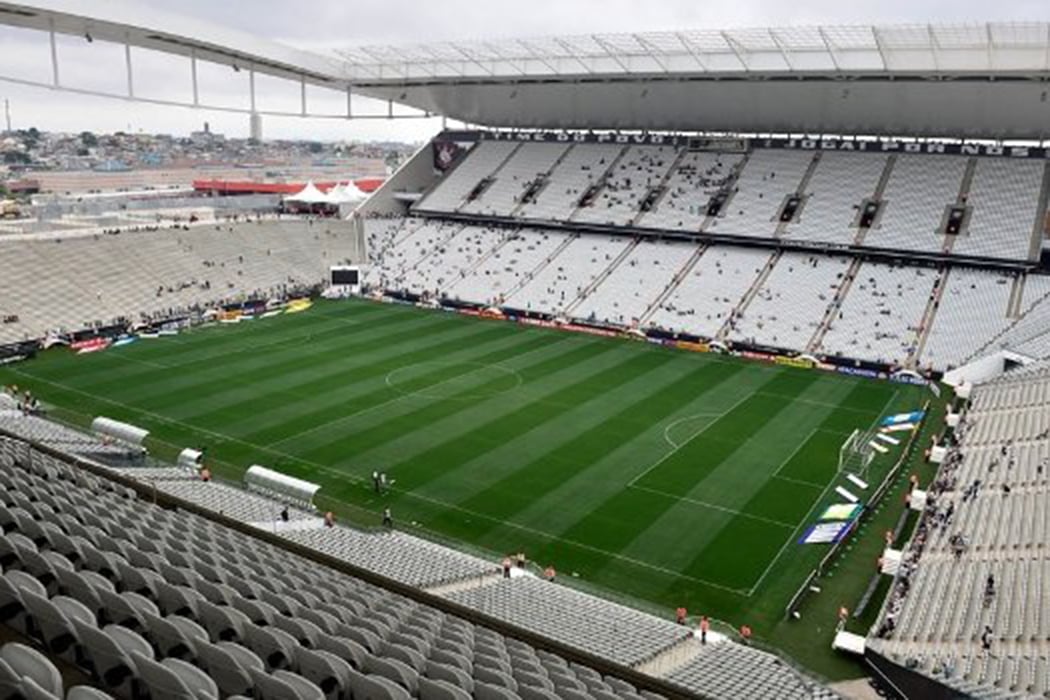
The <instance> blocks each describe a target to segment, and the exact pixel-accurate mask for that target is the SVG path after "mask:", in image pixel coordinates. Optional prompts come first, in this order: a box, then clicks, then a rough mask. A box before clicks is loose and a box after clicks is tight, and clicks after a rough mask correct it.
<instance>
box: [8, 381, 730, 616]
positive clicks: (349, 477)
mask: <svg viewBox="0 0 1050 700" xmlns="http://www.w3.org/2000/svg"><path fill="white" fill-rule="evenodd" d="M9 370H10V371H11V372H13V373H14V374H17V375H19V376H22V377H25V378H27V379H32V380H34V381H38V382H40V383H42V384H49V385H51V386H54V387H58V388H60V389H64V390H66V391H69V392H72V393H75V394H79V395H81V396H86V397H89V398H92V399H94V400H96V401H99V402H102V403H106V404H109V405H111V406H117V407H120V408H123V409H126V410H128V411H133V412H135V413H137V414H139V415H143V416H148V417H150V418H152V419H154V420H156V421H158V422H161V423H166V424H168V425H175V426H178V427H180V428H183V429H185V430H189V431H191V432H194V433H197V434H198V435H207V436H208V437H210V438H212V439H215V440H221V441H223V442H231V443H236V444H239V445H244V446H245V447H250V448H254V449H256V450H259V451H261V452H266V453H268V454H271V455H274V456H277V457H283V458H285V459H289V460H291V461H293V462H298V463H300V464H305V465H307V466H310V467H313V468H315V469H317V470H319V471H322V472H324V473H326V474H330V475H332V476H333V477H335V478H338V479H342V480H344V481H348V482H350V483H353V484H362V485H364V484H367V480H366V479H365V478H364V477H359V476H356V475H355V474H352V473H351V474H348V473H346V472H344V471H342V470H339V469H335V468H333V467H330V466H326V465H324V464H321V463H319V462H314V461H312V460H309V459H304V458H302V457H297V456H295V455H293V454H289V453H287V452H283V451H281V450H276V449H273V448H272V447H269V446H265V445H258V444H256V443H253V442H248V441H247V440H241V439H240V438H236V437H233V436H232V435H226V434H224V433H218V432H215V431H214V430H208V429H207V428H202V427H199V426H196V425H191V424H190V423H186V422H184V421H181V420H178V419H176V418H171V417H168V416H165V415H163V414H161V413H157V412H156V411H150V410H149V409H144V408H138V407H136V406H132V405H131V404H127V403H124V402H122V401H117V400H115V399H111V398H108V397H106V396H101V395H98V394H92V393H90V392H87V391H84V390H82V389H77V388H75V387H72V386H69V385H68V384H63V383H62V382H56V381H53V380H50V379H44V378H42V377H38V376H36V375H35V374H30V373H28V372H25V371H23V370H19V369H14V368H9ZM391 491H394V489H391ZM400 493H403V494H405V496H406V497H407V498H410V499H416V500H419V501H423V502H425V503H432V504H434V505H438V506H441V507H444V508H448V509H450V510H455V511H458V512H460V513H466V514H467V515H471V516H474V517H476V518H479V519H481V520H485V521H488V522H491V523H493V524H496V525H505V526H507V527H510V528H512V529H515V530H520V531H522V532H527V533H529V534H534V535H536V536H539V537H544V538H547V539H549V540H552V541H556V542H564V543H565V544H569V545H572V546H574V547H579V548H581V549H586V550H589V551H592V552H596V553H598V554H604V555H606V556H608V557H610V558H612V559H618V560H621V561H625V562H627V563H629V564H633V565H635V566H639V567H642V568H646V569H651V570H653V571H658V572H660V573H665V574H668V575H670V576H675V577H678V578H683V579H685V580H687V581H692V582H694V583H698V584H701V585H704V586H710V587H711V588H717V589H719V590H723V591H726V592H728V593H732V594H734V595H738V596H742V597H745V598H747V597H750V596H751V593H750V592H749V591H748V590H747V589H740V588H731V587H729V586H725V585H722V584H718V583H714V582H712V581H708V580H706V579H702V578H697V577H695V576H691V575H689V574H686V573H683V572H680V571H674V570H672V569H667V568H665V567H662V566H659V565H656V564H650V563H648V562H644V561H641V560H639V559H633V558H631V557H628V556H626V555H624V554H622V553H619V552H610V551H608V550H605V549H602V548H601V547H595V546H593V545H588V544H584V543H583V542H577V541H575V540H571V539H568V538H565V537H561V536H559V535H555V534H553V533H549V532H545V531H543V530H537V529H535V528H531V527H528V526H525V525H521V524H519V523H515V522H512V521H510V520H503V519H500V518H494V517H492V516H491V515H486V514H485V513H481V512H478V511H474V510H470V509H468V508H464V507H462V506H459V505H457V504H454V503H447V502H445V501H442V500H440V499H436V498H431V497H428V496H425V495H423V494H419V493H415V492H413V491H400ZM451 549H454V548H451ZM454 551H457V552H458V551H462V550H459V549H454Z"/></svg>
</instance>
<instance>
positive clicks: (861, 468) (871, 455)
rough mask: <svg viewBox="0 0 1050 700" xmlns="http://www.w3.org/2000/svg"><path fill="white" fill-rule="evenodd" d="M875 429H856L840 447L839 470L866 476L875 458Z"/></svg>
mask: <svg viewBox="0 0 1050 700" xmlns="http://www.w3.org/2000/svg"><path fill="white" fill-rule="evenodd" d="M874 440H875V430H874V429H872V430H861V429H860V428H857V429H856V430H854V431H853V432H852V433H851V434H850V436H849V437H848V438H846V440H845V442H843V443H842V447H840V448H839V471H840V472H849V473H851V474H856V475H857V476H864V475H865V473H866V472H867V471H868V465H870V464H871V460H873V459H875V448H874V447H872V446H871V443H872V442H873V441H874Z"/></svg>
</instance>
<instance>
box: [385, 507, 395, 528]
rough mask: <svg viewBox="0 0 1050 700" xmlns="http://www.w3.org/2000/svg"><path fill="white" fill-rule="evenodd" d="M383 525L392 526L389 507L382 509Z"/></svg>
mask: <svg viewBox="0 0 1050 700" xmlns="http://www.w3.org/2000/svg"><path fill="white" fill-rule="evenodd" d="M383 527H394V516H393V515H392V514H391V513H390V509H389V508H384V509H383Z"/></svg>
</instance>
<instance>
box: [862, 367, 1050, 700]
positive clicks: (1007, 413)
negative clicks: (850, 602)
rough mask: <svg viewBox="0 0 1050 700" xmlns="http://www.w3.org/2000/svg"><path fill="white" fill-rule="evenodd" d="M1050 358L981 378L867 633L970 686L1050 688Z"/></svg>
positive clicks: (996, 690) (951, 682) (1020, 691)
mask: <svg viewBox="0 0 1050 700" xmlns="http://www.w3.org/2000/svg"><path fill="white" fill-rule="evenodd" d="M1048 402H1050V369H1048V368H1047V365H1046V363H1045V362H1040V363H1036V364H1035V365H1032V366H1030V367H1026V368H1023V369H1019V370H1017V371H1014V372H1008V373H1007V374H1006V375H1004V376H1003V377H1002V378H999V379H995V380H992V381H989V382H985V383H983V384H978V385H977V386H975V387H973V390H972V393H971V395H970V403H969V407H968V408H967V409H966V410H965V411H964V412H963V414H962V420H961V422H960V423H959V427H958V428H956V430H955V433H954V439H955V443H956V444H955V445H954V446H952V447H951V448H950V450H949V452H948V455H947V457H946V458H945V459H944V461H943V462H942V464H941V467H940V469H939V472H938V475H937V479H936V481H935V483H934V485H933V486H932V488H931V493H932V494H933V496H934V498H932V499H928V501H927V507H926V510H925V511H924V513H923V516H922V522H921V524H920V526H919V528H918V530H917V531H916V535H915V536H914V537H913V539H912V541H911V544H910V547H909V548H908V550H907V551H906V552H905V560H904V561H905V564H904V565H903V567H902V571H901V572H900V573H898V575H897V579H896V582H895V583H896V585H895V587H894V589H893V593H892V594H891V596H890V598H889V599H888V602H887V604H886V606H885V608H884V610H883V613H882V616H881V617H880V620H879V622H878V623H877V624H876V626H875V627H874V628H873V634H872V636H871V637H870V638H869V644H870V645H871V646H872V647H873V648H874V649H876V650H878V651H879V652H880V653H883V654H885V655H887V656H888V657H889V658H891V659H894V660H896V661H898V662H899V663H901V664H903V665H906V666H907V667H908V668H912V669H915V670H918V671H920V672H921V673H924V674H927V675H930V676H931V677H933V678H935V679H936V680H938V681H940V682H942V683H944V684H946V685H948V686H951V687H952V688H954V689H956V690H958V691H959V692H962V693H965V694H967V695H968V696H971V697H978V698H999V697H1020V696H1024V697H1034V696H1039V697H1044V696H1045V695H1046V694H1047V693H1050V673H1048V669H1047V662H1046V657H1045V654H1044V650H1045V640H1046V639H1047V637H1048V635H1050V618H1048V617H1047V615H1046V610H1045V606H1044V605H1042V601H1044V600H1045V596H1046V595H1047V590H1048V586H1050V562H1048V561H1047V559H1046V556H1045V543H1046V541H1047V536H1048V533H1050V530H1048V528H1050V521H1048V520H1047V518H1048V510H1047V508H1046V497H1047V489H1048V485H1050V481H1048V479H1050V476H1048V472H1047V466H1048V458H1050V451H1048V444H1050V443H1048V439H1047V436H1048V435H1050V433H1048V428H1050V422H1048V419H1047V414H1046V406H1047V404H1048Z"/></svg>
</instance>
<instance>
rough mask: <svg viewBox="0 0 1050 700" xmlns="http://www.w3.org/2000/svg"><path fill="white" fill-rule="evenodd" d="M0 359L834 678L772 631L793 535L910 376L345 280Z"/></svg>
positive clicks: (112, 410) (67, 410)
mask: <svg viewBox="0 0 1050 700" xmlns="http://www.w3.org/2000/svg"><path fill="white" fill-rule="evenodd" d="M0 381H2V382H3V383H5V384H7V383H17V384H18V385H20V386H22V387H28V388H30V389H32V390H33V391H34V393H36V394H37V395H39V396H40V397H41V398H42V400H44V401H45V402H46V403H47V404H49V405H52V406H55V407H56V408H55V413H56V415H58V416H61V417H65V418H70V419H76V420H80V421H83V420H86V419H87V417H89V416H95V415H107V416H110V417H112V418H117V419H121V420H127V421H130V422H133V423H136V424H138V425H141V426H143V427H146V428H149V429H150V430H151V431H152V432H153V436H154V438H156V440H157V441H158V442H157V443H155V444H156V445H157V446H158V447H157V449H158V450H163V449H165V448H163V447H160V444H161V443H160V441H163V443H167V444H168V445H171V446H179V447H182V446H202V445H204V446H207V448H208V452H209V455H210V456H211V457H212V458H214V459H215V460H218V461H219V462H220V465H219V466H220V469H219V471H220V472H224V473H226V474H227V475H230V476H236V474H237V473H238V472H239V471H240V470H243V469H244V468H246V467H247V466H249V465H250V464H253V463H259V464H264V465H267V466H270V467H273V468H276V469H279V470H282V471H285V472H287V473H291V474H294V475H296V476H300V477H304V478H308V479H311V480H314V481H317V482H319V483H321V484H322V485H323V487H322V490H321V494H322V495H323V503H322V505H324V506H325V507H328V505H329V504H332V503H338V504H339V505H338V507H336V508H335V509H336V510H337V512H338V513H339V514H340V515H341V516H342V517H344V518H348V519H352V520H355V521H357V522H360V523H363V524H371V523H373V522H375V519H376V517H377V515H376V514H378V513H379V512H380V511H381V509H382V508H383V507H386V506H389V507H390V508H391V509H392V511H393V514H394V516H395V519H396V520H397V521H398V522H399V523H400V524H401V525H402V526H403V527H405V528H406V529H409V530H411V529H413V528H415V529H418V530H420V531H421V532H422V533H423V534H427V535H430V536H437V537H440V538H442V539H445V540H447V541H454V542H457V543H460V544H461V545H462V546H464V547H465V548H469V549H471V550H473V551H483V552H486V553H489V555H490V556H492V557H493V559H494V561H495V560H496V558H498V557H501V556H502V554H503V553H507V552H517V551H524V552H526V553H527V554H528V555H529V557H530V559H532V560H534V561H535V562H537V563H538V564H540V565H546V564H548V563H551V564H554V565H555V566H556V567H557V569H558V571H559V573H560V574H561V577H562V578H563V579H564V578H569V577H570V576H571V575H575V576H577V577H578V580H579V581H580V582H581V583H582V584H585V585H590V586H595V587H598V588H601V589H602V590H604V591H608V592H611V593H613V594H619V595H623V596H627V597H630V598H631V599H637V600H641V601H645V602H646V603H648V604H650V605H653V606H661V607H662V608H663V609H664V610H666V611H667V614H668V615H669V616H670V614H671V613H670V610H672V609H673V608H674V607H675V606H677V605H685V606H687V607H688V608H689V610H690V612H691V613H697V614H699V613H707V614H710V615H713V616H714V617H716V618H719V619H722V620H725V621H728V622H731V623H733V624H734V625H739V624H742V623H744V622H747V623H748V624H750V625H751V626H752V627H754V628H755V631H756V635H757V636H759V637H762V638H764V639H766V640H768V641H771V642H773V643H775V644H779V645H781V646H783V647H784V648H786V649H787V650H788V651H789V652H791V653H793V654H794V655H795V656H796V657H801V658H802V660H803V661H805V662H806V663H807V664H808V665H810V666H816V667H817V668H818V670H819V671H821V672H823V673H825V675H832V676H837V675H848V674H847V671H846V670H844V668H842V667H839V666H835V665H834V664H832V665H830V666H827V665H822V664H821V663H818V662H813V661H812V660H811V659H809V658H808V655H807V654H806V653H805V652H804V651H799V650H798V649H796V648H794V647H793V643H792V642H790V640H787V639H785V640H783V642H782V640H781V639H779V637H781V636H783V634H782V633H781V632H779V631H778V630H780V629H781V627H782V625H783V624H784V623H783V621H782V616H783V608H784V605H785V603H786V602H787V599H788V598H789V597H790V596H791V594H792V593H794V591H795V590H796V589H797V587H798V586H799V584H800V582H801V581H802V579H803V578H804V576H805V575H806V574H807V573H808V572H809V571H810V570H811V569H812V568H813V566H814V564H815V563H816V562H817V561H818V560H819V559H820V558H821V557H822V556H823V555H824V554H825V553H826V551H827V549H826V546H824V545H798V544H796V541H797V540H798V538H799V536H800V535H801V533H802V531H803V529H804V527H805V526H806V525H808V524H809V523H811V522H813V520H814V514H815V513H816V512H817V510H818V507H819V506H821V505H822V504H827V503H831V502H836V501H837V500H839V499H838V498H837V497H836V496H835V495H834V492H833V490H834V486H835V485H839V484H845V483H846V482H845V480H844V479H843V478H842V477H841V475H839V474H838V473H837V458H838V450H839V446H840V445H841V443H842V441H843V440H844V439H845V438H846V436H848V435H849V433H850V432H851V431H853V430H854V429H855V428H867V427H869V426H871V425H872V423H873V422H874V421H876V420H877V419H878V418H879V416H880V415H884V414H887V413H890V412H900V411H905V410H912V409H916V408H918V407H919V406H920V405H921V404H922V402H923V401H924V400H925V399H926V397H927V396H928V392H925V391H924V390H922V389H920V388H916V387H912V386H905V385H896V384H891V383H887V382H875V381H870V380H860V379H854V378H850V377H844V376H839V375H832V374H828V373H822V372H816V371H809V370H800V369H792V368H785V367H777V366H772V365H765V364H760V363H755V362H747V361H740V360H736V359H733V358H726V357H721V356H717V355H713V354H711V355H709V354H696V353H689V352H683V351H677V350H670V349H666V348H662V347H658V346H654V345H650V344H646V343H640V342H636V341H630V340H621V339H608V338H597V337H591V336H587V335H579V334H571V333H563V332H559V331H552V330H544V329H538V328H531V327H524V326H518V325H515V324H511V323H504V322H496V321H484V320H478V319H473V318H468V317H463V316H459V315H454V314H446V313H440V312H435V311H425V310H419V309H415V308H411V307H404V306H394V305H382V304H377V303H372V302H366V301H345V302H325V303H319V304H317V305H315V306H314V308H312V309H311V310H309V311H307V312H305V313H301V314H296V315H285V316H281V317H278V318H274V319H265V320H258V321H254V322H251V323H242V324H239V325H236V326H218V327H210V328H203V329H199V330H195V331H192V332H188V333H184V334H182V335H180V336H178V337H171V338H163V339H160V340H153V341H141V342H139V343H137V344H134V345H131V346H128V347H122V348H116V349H111V350H109V351H106V352H104V353H97V354H93V355H85V356H77V355H75V354H73V353H71V352H69V351H68V350H64V349H63V350H52V351H48V352H45V353H43V354H41V355H40V356H38V357H37V358H36V359H34V360H32V361H30V362H27V363H23V364H21V365H17V366H11V367H7V368H0ZM897 449H899V448H897ZM897 456H898V454H897V452H895V451H891V453H890V454H889V455H886V456H884V457H880V458H879V459H878V460H876V463H875V464H874V465H873V471H874V472H875V473H874V474H873V475H872V477H871V480H872V481H875V480H876V479H877V478H878V472H879V470H880V469H881V470H885V469H886V468H888V466H889V465H890V464H891V463H892V462H893V461H894V460H895V459H896V458H897ZM373 470H381V471H386V472H388V473H389V474H390V476H391V477H392V478H393V479H395V480H396V483H395V484H394V488H393V490H392V492H391V493H390V494H388V495H386V496H382V497H377V496H375V495H374V494H373V493H372V492H371V487H370V479H369V475H370V474H371V472H372V471H373ZM876 536H877V535H876ZM863 570H864V571H865V572H869V573H866V574H865V576H867V575H870V565H869V564H867V563H865V564H864V566H863ZM864 581H865V582H866V578H865V579H864ZM861 587H862V584H861ZM789 636H790V635H789ZM822 653H823V654H829V653H830V652H828V651H827V647H826V646H824V647H823V649H822Z"/></svg>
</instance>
